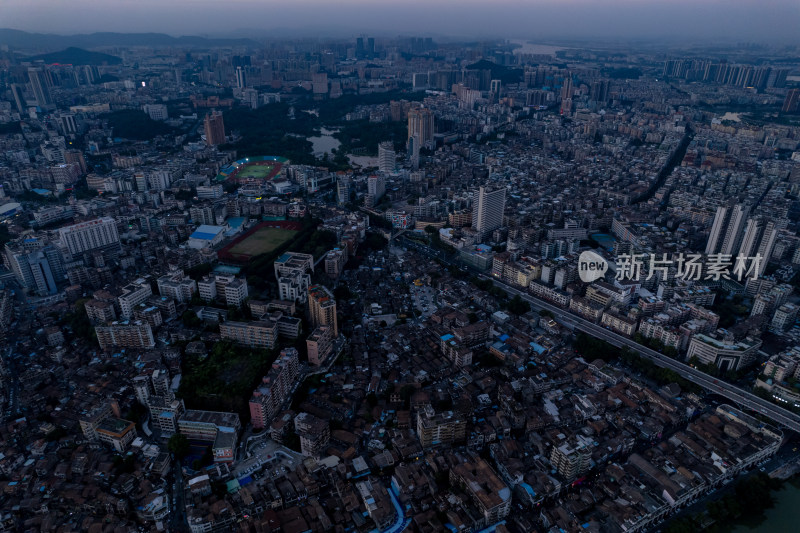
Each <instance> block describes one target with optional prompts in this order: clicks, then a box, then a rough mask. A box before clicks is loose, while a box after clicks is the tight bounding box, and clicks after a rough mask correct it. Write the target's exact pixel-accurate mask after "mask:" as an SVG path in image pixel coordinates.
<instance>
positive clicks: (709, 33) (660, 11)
mask: <svg viewBox="0 0 800 533" xmlns="http://www.w3.org/2000/svg"><path fill="white" fill-rule="evenodd" d="M379 4H380V5H379V6H376V5H375V3H369V4H366V3H362V2H359V1H355V0H351V1H349V2H345V3H337V4H336V5H331V4H329V3H327V2H321V1H318V0H312V1H303V2H298V3H294V4H292V5H291V6H286V5H285V4H283V3H278V2H255V1H249V0H235V1H233V2H225V3H224V4H220V3H218V2H210V1H207V0H183V1H176V2H171V3H169V4H168V5H166V6H165V5H164V4H163V3H159V2H155V1H153V0H146V1H145V2H137V3H135V4H133V3H128V2H119V1H116V2H95V1H92V0H82V1H78V2H72V3H69V4H68V5H67V4H56V5H52V3H51V2H46V1H43V0H34V1H22V0H10V1H8V2H6V3H5V5H4V6H3V8H2V11H3V13H4V21H3V26H4V27H7V28H14V29H19V30H24V31H36V32H44V33H56V34H71V33H92V32H107V31H111V32H123V33H130V32H162V33H167V34H170V35H210V36H225V37H235V36H246V37H256V38H265V39H269V38H275V37H287V36H290V35H295V36H298V37H308V36H315V37H327V36H331V37H343V36H352V35H355V34H357V33H361V32H371V33H373V34H380V35H397V34H398V33H401V34H402V33H407V34H414V35H419V34H429V35H435V36H440V37H444V36H449V37H454V38H462V39H463V38H518V39H536V38H538V39H563V40H569V39H609V40H629V39H635V40H655V41H681V40H685V41H687V42H689V43H691V42H712V43H713V42H716V41H724V42H770V43H787V44H797V43H798V42H799V40H800V37H798V35H797V32H796V28H797V26H798V24H800V4H798V3H797V2H792V1H790V0H771V1H769V2H756V1H754V0H746V1H743V2H737V3H735V4H733V5H731V4H729V3H726V2H720V1H717V0H712V1H703V2H689V1H681V2H677V3H676V2H658V3H655V4H654V3H652V2H647V3H645V2H640V1H637V0H623V1H618V2H609V3H604V4H602V5H600V4H598V3H595V2H589V1H587V0H571V1H569V2H566V3H563V2H555V1H553V0H545V1H536V2H533V3H530V2H515V1H511V0H503V1H501V2H499V3H497V2H495V3H492V4H491V5H485V4H483V3H479V2H475V1H472V2H468V3H464V2H455V1H453V0H445V1H438V2H435V3H433V4H431V3H424V2H420V1H417V0H415V1H412V2H395V1H391V2H380V3H379ZM259 19H261V20H259Z"/></svg>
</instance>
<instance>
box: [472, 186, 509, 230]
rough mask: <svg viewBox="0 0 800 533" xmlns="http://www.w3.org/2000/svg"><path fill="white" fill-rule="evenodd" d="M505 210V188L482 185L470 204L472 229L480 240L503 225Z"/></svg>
mask: <svg viewBox="0 0 800 533" xmlns="http://www.w3.org/2000/svg"><path fill="white" fill-rule="evenodd" d="M505 208H506V190H505V188H503V187H498V188H491V187H487V186H485V185H482V186H481V187H480V189H479V190H478V191H476V194H475V198H474V199H473V203H472V229H474V230H475V231H476V232H478V236H479V238H480V239H481V240H483V239H484V238H486V236H487V235H489V234H491V232H492V231H494V230H496V229H497V228H499V227H501V226H502V225H503V211H504V210H505Z"/></svg>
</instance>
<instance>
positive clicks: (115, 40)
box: [0, 28, 256, 51]
mask: <svg viewBox="0 0 800 533" xmlns="http://www.w3.org/2000/svg"><path fill="white" fill-rule="evenodd" d="M255 43H256V42H255V41H253V40H251V39H207V38H205V37H197V36H191V35H189V36H182V37H172V36H171V35H167V34H165V33H113V32H100V33H89V34H77V35H56V34H53V33H30V32H27V31H22V30H14V29H10V28H0V44H7V45H8V46H10V47H12V48H17V49H27V50H37V51H42V50H62V49H64V48H67V47H72V46H74V47H79V48H98V47H101V46H185V47H198V48H202V47H213V46H238V45H248V44H249V45H252V44H255Z"/></svg>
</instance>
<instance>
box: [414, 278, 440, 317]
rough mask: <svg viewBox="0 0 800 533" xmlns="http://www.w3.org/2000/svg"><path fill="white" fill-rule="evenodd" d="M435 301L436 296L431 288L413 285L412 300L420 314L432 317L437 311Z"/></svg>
mask: <svg viewBox="0 0 800 533" xmlns="http://www.w3.org/2000/svg"><path fill="white" fill-rule="evenodd" d="M435 299H436V296H435V294H434V290H433V289H432V288H431V287H428V286H427V285H423V286H421V287H418V286H416V285H414V284H412V285H411V300H412V302H413V303H414V308H415V309H416V310H417V313H418V314H420V315H422V316H424V317H429V316H431V315H432V314H433V313H434V312H435V311H436V303H435Z"/></svg>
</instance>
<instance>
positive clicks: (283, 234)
mask: <svg viewBox="0 0 800 533" xmlns="http://www.w3.org/2000/svg"><path fill="white" fill-rule="evenodd" d="M295 235H297V231H295V230H292V229H284V228H260V229H258V230H256V231H255V232H254V233H253V234H252V235H248V236H247V237H245V238H244V239H243V240H241V241H239V242H237V243H236V244H234V245H233V246H232V247H231V248H229V249H228V250H227V252H228V253H229V254H231V255H247V256H250V257H255V256H257V255H259V254H265V253H267V252H271V251H272V250H274V249H275V248H277V247H278V246H280V245H281V244H283V243H285V242H286V241H288V240H291V239H292V238H294V236H295Z"/></svg>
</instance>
